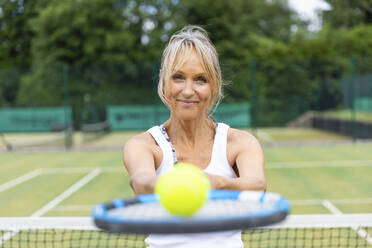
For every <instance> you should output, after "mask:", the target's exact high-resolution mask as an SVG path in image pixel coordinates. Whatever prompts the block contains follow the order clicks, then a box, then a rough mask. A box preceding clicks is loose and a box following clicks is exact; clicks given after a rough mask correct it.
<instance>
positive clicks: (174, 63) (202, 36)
mask: <svg viewBox="0 0 372 248" xmlns="http://www.w3.org/2000/svg"><path fill="white" fill-rule="evenodd" d="M193 49H194V50H195V51H196V53H197V54H198V56H199V58H200V60H201V63H202V66H203V69H204V70H205V72H206V74H207V77H208V81H210V83H211V89H212V97H211V101H210V103H209V105H208V108H207V113H208V114H209V113H211V111H212V109H213V106H215V107H217V105H218V104H219V102H220V101H221V99H222V97H223V92H222V75H221V68H220V64H219V61H218V54H217V51H216V49H215V47H214V46H213V44H212V42H211V41H210V40H209V38H208V34H207V32H206V31H205V30H204V29H203V28H201V27H198V26H186V27H184V28H183V29H181V30H180V31H178V32H176V33H175V34H174V35H173V36H172V37H171V38H170V40H169V42H168V45H167V46H166V48H165V49H164V52H163V56H162V61H161V67H160V71H159V84H158V94H159V97H160V99H161V100H162V102H163V103H164V104H165V105H167V106H168V103H167V101H166V98H165V94H164V85H165V82H166V80H168V81H169V80H170V78H171V76H172V74H173V73H174V72H175V71H177V70H178V69H179V68H180V67H181V66H182V64H183V63H184V61H185V60H186V59H187V53H190V52H191V51H192V50H193Z"/></svg>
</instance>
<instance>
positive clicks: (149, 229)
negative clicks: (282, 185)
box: [92, 190, 290, 234]
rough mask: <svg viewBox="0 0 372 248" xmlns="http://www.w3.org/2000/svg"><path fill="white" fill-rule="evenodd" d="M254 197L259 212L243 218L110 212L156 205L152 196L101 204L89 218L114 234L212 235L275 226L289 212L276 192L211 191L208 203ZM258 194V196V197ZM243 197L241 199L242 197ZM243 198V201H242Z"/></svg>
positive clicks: (287, 203) (241, 216)
mask: <svg viewBox="0 0 372 248" xmlns="http://www.w3.org/2000/svg"><path fill="white" fill-rule="evenodd" d="M249 194H254V195H255V199H257V201H258V202H259V203H260V202H262V204H263V207H262V209H260V210H258V211H254V212H253V213H249V214H245V215H241V214H239V215H236V216H228V217H226V216H218V217H213V218H199V219H198V218H185V217H178V216H174V217H170V218H165V219H161V220H159V219H154V220H152V219H135V220H134V219H132V218H125V216H120V218H118V217H115V216H112V215H110V211H113V210H118V209H119V210H120V209H124V208H126V207H129V206H134V205H136V204H149V203H158V204H160V203H159V198H158V196H157V195H155V194H148V195H138V196H136V197H133V198H128V199H114V200H113V201H111V202H108V203H101V204H97V205H96V206H94V208H93V209H92V217H93V220H94V223H95V225H96V226H97V227H98V228H100V229H103V230H106V231H109V232H114V233H136V234H149V233H198V232H215V231H227V230H235V229H247V228H255V227H261V226H265V225H271V224H275V223H278V222H280V221H282V220H284V219H285V218H286V216H287V215H288V213H289V211H290V204H289V202H288V200H287V199H286V198H285V197H283V196H281V195H279V194H275V193H270V192H256V191H235V190H211V191H210V192H209V196H208V201H218V200H232V201H244V198H246V197H245V196H247V195H249ZM257 194H259V197H258V198H257V197H256V196H257ZM242 196H243V197H242ZM242 198H243V199H242ZM266 199H271V201H273V199H274V204H272V205H271V206H270V207H269V208H267V207H264V203H265V201H266ZM149 211H151V209H149Z"/></svg>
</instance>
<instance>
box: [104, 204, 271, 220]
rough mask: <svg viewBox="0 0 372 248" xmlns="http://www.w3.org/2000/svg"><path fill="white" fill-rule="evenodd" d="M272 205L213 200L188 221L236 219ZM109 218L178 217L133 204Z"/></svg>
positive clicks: (152, 206)
mask: <svg viewBox="0 0 372 248" xmlns="http://www.w3.org/2000/svg"><path fill="white" fill-rule="evenodd" d="M273 207H274V205H273V204H269V203H266V204H262V203H257V202H250V201H236V200H214V201H208V202H207V203H206V204H204V206H203V207H202V208H201V209H200V210H199V211H198V212H197V213H196V214H194V215H193V216H191V217H189V218H188V219H189V220H190V221H192V220H193V219H195V220H197V219H207V218H221V217H223V218H237V217H239V216H249V215H254V214H255V213H257V212H262V210H263V209H270V208H273ZM109 214H110V217H113V218H119V219H125V220H133V221H135V220H144V221H146V220H151V221H164V220H165V219H167V220H172V219H173V220H177V219H180V217H178V216H175V215H172V214H169V213H168V212H167V211H166V210H165V208H164V207H163V206H161V205H160V204H158V203H148V204H135V205H132V206H127V207H125V208H120V209H116V210H113V211H110V213H109Z"/></svg>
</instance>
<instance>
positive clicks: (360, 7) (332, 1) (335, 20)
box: [322, 0, 372, 29]
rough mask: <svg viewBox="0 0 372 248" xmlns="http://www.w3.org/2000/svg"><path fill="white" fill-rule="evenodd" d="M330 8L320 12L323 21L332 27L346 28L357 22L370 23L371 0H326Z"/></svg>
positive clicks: (357, 23) (371, 19)
mask: <svg viewBox="0 0 372 248" xmlns="http://www.w3.org/2000/svg"><path fill="white" fill-rule="evenodd" d="M326 2H327V3H328V4H329V5H330V6H331V9H330V10H326V11H323V12H322V17H323V22H324V23H327V24H330V25H331V26H332V27H333V28H344V29H348V28H351V27H354V26H356V25H359V24H363V23H364V24H372V9H371V5H372V1H371V0H342V1H339V0H326Z"/></svg>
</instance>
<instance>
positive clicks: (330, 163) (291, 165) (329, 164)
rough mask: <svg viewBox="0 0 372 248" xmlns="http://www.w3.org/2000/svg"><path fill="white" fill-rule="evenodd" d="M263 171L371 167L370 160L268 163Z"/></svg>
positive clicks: (371, 161)
mask: <svg viewBox="0 0 372 248" xmlns="http://www.w3.org/2000/svg"><path fill="white" fill-rule="evenodd" d="M266 165H267V166H266V167H265V169H282V168H316V167H353V166H372V160H333V161H297V162H296V161H291V162H268V163H266Z"/></svg>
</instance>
